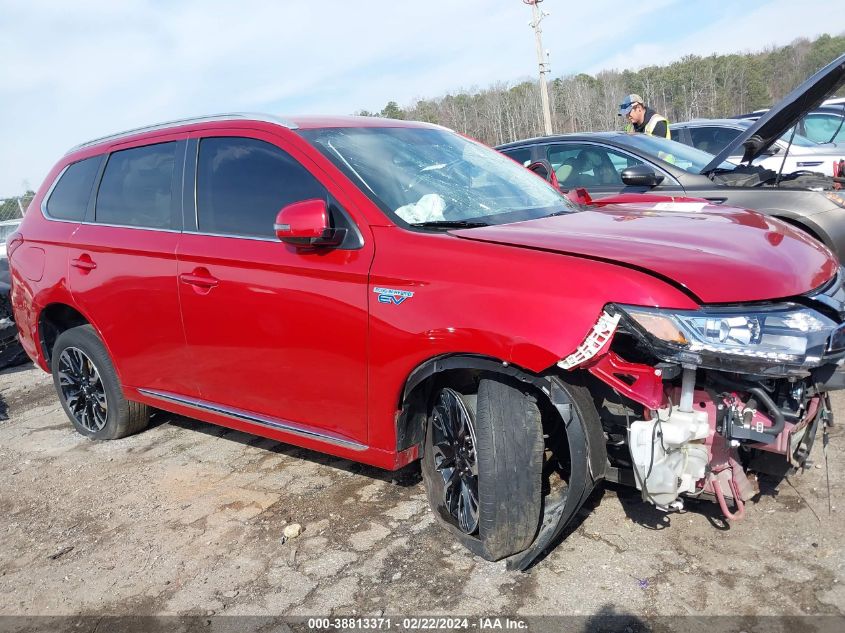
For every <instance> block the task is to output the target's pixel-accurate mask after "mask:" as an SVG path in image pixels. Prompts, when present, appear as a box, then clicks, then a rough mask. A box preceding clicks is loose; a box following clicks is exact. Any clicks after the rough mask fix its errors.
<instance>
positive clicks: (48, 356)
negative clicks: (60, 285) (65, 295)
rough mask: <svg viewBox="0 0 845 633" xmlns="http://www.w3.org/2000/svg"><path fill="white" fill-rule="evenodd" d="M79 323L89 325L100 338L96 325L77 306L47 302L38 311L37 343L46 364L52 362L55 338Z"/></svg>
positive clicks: (48, 364)
mask: <svg viewBox="0 0 845 633" xmlns="http://www.w3.org/2000/svg"><path fill="white" fill-rule="evenodd" d="M80 325H90V326H91V327H93V328H94V331H95V332H97V336H99V337H100V340H102V338H103V337H102V336H101V335H100V332H99V330H98V329H97V327H96V326H95V325H94V324H93V323H92V322H91V320H90V319H88V318H87V317H86V316H85V315H84V314H82V312H80V311H79V310H78V309H77V308H75V307H73V306H71V305H68V304H67V303H62V302H60V301H57V302H53V303H49V304H47V305H46V306H44V307H43V308H42V309H41V310H40V311H39V313H38V345H39V347H40V348H41V354H42V355H43V357H44V360H45V362H46V364H47V367H49V366H50V363H51V362H52V354H53V346H54V345H55V344H56V339H57V338H59V335H60V334H61V333H62V332H65V331H66V330H69V329H71V328H73V327H78V326H80Z"/></svg>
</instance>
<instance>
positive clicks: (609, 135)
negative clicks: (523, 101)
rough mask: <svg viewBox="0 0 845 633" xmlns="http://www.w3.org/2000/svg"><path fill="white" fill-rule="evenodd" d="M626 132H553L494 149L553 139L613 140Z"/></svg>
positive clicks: (553, 140)
mask: <svg viewBox="0 0 845 633" xmlns="http://www.w3.org/2000/svg"><path fill="white" fill-rule="evenodd" d="M627 134H628V133H627V132H572V133H569V134H553V135H551V136H535V137H533V138H524V139H522V140H519V141H512V142H510V143H504V144H502V145H497V146H496V148H495V149H497V150H502V149H509V148H511V147H520V146H522V145H534V144H536V143H554V142H555V141H577V140H581V139H585V140H586V139H594V140H595V139H602V140H613V139H614V138H618V137H620V136H627Z"/></svg>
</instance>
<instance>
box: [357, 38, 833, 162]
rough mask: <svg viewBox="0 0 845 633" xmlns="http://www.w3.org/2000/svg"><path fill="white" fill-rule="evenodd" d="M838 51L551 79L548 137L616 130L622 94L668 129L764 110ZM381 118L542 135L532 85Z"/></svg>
mask: <svg viewBox="0 0 845 633" xmlns="http://www.w3.org/2000/svg"><path fill="white" fill-rule="evenodd" d="M843 51H845V35H837V36H830V35H821V36H819V37H818V38H816V39H815V40H812V41H811V40H808V39H797V40H795V41H794V42H792V43H791V44H788V45H786V46H779V47H771V48H768V49H766V50H763V51H761V52H758V53H743V54H731V55H715V54H714V55H710V56H709V57H700V56H698V55H687V56H685V57H682V58H681V59H679V60H678V61H676V62H673V63H671V64H668V65H664V66H647V67H645V68H642V69H640V70H636V71H633V70H622V71H618V70H607V71H602V72H600V73H597V74H596V75H595V76H592V75H588V74H585V73H581V74H577V75H569V76H565V77H558V78H556V79H554V81H552V82H551V83H550V85H549V98H550V101H551V109H552V127H553V129H554V131H555V132H556V133H565V132H590V131H597V130H617V129H621V128H622V121H621V119H620V118H619V117H618V116H617V114H616V113H617V111H618V104H619V103H620V102H621V99H622V98H623V97H624V96H625V95H627V94H629V93H636V94H639V95H642V97H643V99H645V101H646V103H647V104H648V105H649V106H650V107H652V108H654V109H656V110H657V111H658V112H660V113H661V114H664V115H666V116H667V117H668V118H669V120H670V121H688V120H690V119H694V118H717V117H729V116H733V115H736V114H743V113H745V112H750V111H752V110H756V109H759V108H765V107H768V106H771V105H772V104H773V103H776V102H777V101H778V100H780V99H782V98H783V97H784V96H785V95H786V94H787V93H789V91H790V90H792V89H793V88H794V87H795V86H797V85H798V84H800V83H801V82H802V81H804V80H805V79H806V78H807V77H809V76H810V75H811V74H812V73H814V72H815V71H817V70H818V69H819V68H821V67H823V66H825V65H826V64H828V63H829V62H830V61H832V60H833V59H835V58H836V57H838V56H839V55H841V54H842V52H843ZM358 114H362V115H365V116H381V117H388V118H395V119H409V120H416V121H427V122H430V123H437V124H439V125H444V126H446V127H449V128H452V129H453V130H457V131H459V132H461V133H463V134H467V135H468V136H471V137H473V138H476V139H478V140H480V141H482V142H484V143H487V144H488V145H498V144H501V143H507V142H509V141H514V140H517V139H521V138H527V137H532V136H540V135H542V134H543V121H542V113H541V110H540V90H539V82H534V81H523V82H520V83H516V84H514V85H511V84H508V83H505V82H500V83H496V84H494V85H491V86H490V87H488V88H485V89H480V90H472V91H465V92H459V93H457V94H448V95H446V96H443V97H438V98H434V99H422V100H419V101H417V102H416V103H415V104H413V105H410V106H407V107H404V108H402V107H400V106H399V105H398V104H397V103H396V102H395V101H391V102H389V103H388V104H387V105H386V106H385V107H384V109H382V110H381V112H367V111H361V112H359V113H358Z"/></svg>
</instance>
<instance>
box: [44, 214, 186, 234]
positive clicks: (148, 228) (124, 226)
mask: <svg viewBox="0 0 845 633" xmlns="http://www.w3.org/2000/svg"><path fill="white" fill-rule="evenodd" d="M45 219H46V220H49V221H50V222H70V223H71V224H84V225H86V226H108V227H111V228H113V229H136V230H138V231H158V232H160V233H182V231H179V230H176V229H159V228H156V227H154V226H136V225H132V224H106V223H105V222H86V221H84V220H60V219H58V218H51V217H49V216H45Z"/></svg>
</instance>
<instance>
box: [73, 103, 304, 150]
mask: <svg viewBox="0 0 845 633" xmlns="http://www.w3.org/2000/svg"><path fill="white" fill-rule="evenodd" d="M219 121H239V122H247V121H260V122H262V123H272V124H273V125H278V126H281V127H284V128H287V129H289V130H296V129H298V128H299V126H298V125H297V124H296V123H294V122H293V121H288V120H287V119H283V118H281V117H277V116H273V115H272V114H253V113H249V112H230V113H226V114H212V115H208V116H199V117H190V118H187V119H175V120H173V121H165V122H163V123H154V124H152V125H145V126H143V127H138V128H133V129H131V130H125V131H123V132H117V133H115V134H109V135H107V136H101V137H100V138H95V139H93V140H90V141H86V142H85V143H80V144H79V145H75V146H73V147H71V148H70V149H69V150H68V151H67V152H66V153H65V155H67V154H71V153H73V152H76V151H79V150H81V149H85V148H86V147H92V146H94V145H99V144H100V143H105V142H109V141H119V140H120V139H122V138H128V137H130V136H133V135H135V134H140V133H142V132H158V131H163V130H169V129H171V128H175V127H179V126H182V125H193V124H196V123H216V122H219Z"/></svg>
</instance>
